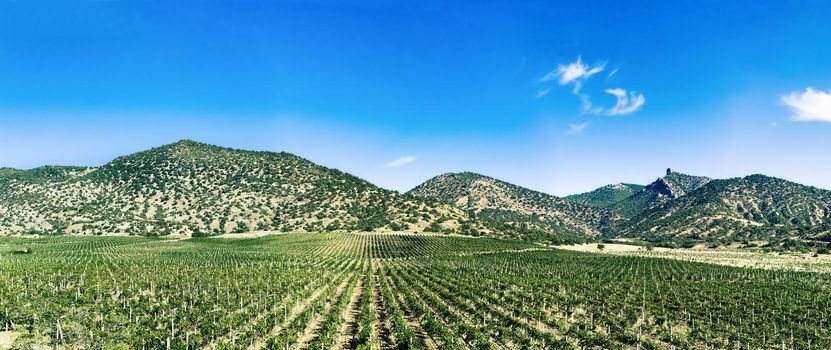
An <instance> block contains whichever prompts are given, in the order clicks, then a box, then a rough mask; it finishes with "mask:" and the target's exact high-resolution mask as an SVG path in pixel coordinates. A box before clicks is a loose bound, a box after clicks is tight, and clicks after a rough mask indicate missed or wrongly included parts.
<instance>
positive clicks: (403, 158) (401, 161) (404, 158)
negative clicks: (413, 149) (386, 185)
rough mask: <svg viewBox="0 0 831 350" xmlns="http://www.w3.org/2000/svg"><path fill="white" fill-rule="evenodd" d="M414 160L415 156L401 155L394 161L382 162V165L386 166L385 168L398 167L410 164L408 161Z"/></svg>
mask: <svg viewBox="0 0 831 350" xmlns="http://www.w3.org/2000/svg"><path fill="white" fill-rule="evenodd" d="M415 160H416V158H415V157H413V156H401V157H399V158H398V159H396V160H394V161H391V162H389V163H387V164H384V167H386V168H397V167H400V166H404V165H407V164H410V163H412V162H414V161H415Z"/></svg>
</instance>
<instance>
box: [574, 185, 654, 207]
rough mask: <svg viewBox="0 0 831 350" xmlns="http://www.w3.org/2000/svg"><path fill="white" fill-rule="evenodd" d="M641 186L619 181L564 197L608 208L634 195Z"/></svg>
mask: <svg viewBox="0 0 831 350" xmlns="http://www.w3.org/2000/svg"><path fill="white" fill-rule="evenodd" d="M643 188H644V186H643V185H635V184H624V183H621V184H614V185H608V186H603V187H601V188H598V189H596V190H593V191H591V192H586V193H580V194H574V195H570V196H566V197H564V198H565V199H568V200H570V201H574V202H577V203H582V204H587V205H592V206H595V207H601V208H608V207H611V206H612V205H614V204H615V203H618V202H620V201H622V200H624V199H626V198H628V197H630V196H632V195H634V194H635V193H637V192H638V191H640V190H642V189H643Z"/></svg>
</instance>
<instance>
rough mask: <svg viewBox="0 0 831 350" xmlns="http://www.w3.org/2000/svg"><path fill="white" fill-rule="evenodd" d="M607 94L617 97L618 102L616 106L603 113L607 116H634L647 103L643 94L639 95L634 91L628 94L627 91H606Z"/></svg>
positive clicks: (618, 89)
mask: <svg viewBox="0 0 831 350" xmlns="http://www.w3.org/2000/svg"><path fill="white" fill-rule="evenodd" d="M606 92H607V93H610V94H612V95H614V96H615V97H617V102H616V103H615V106H614V107H612V108H610V109H608V110H606V111H604V112H603V113H604V114H606V115H627V114H632V113H635V112H637V111H638V110H639V109H641V107H643V104H644V103H646V98H645V97H643V95H642V94H639V93H637V92H634V91H630V92H628V93H627V91H626V90H624V89H621V88H617V89H606Z"/></svg>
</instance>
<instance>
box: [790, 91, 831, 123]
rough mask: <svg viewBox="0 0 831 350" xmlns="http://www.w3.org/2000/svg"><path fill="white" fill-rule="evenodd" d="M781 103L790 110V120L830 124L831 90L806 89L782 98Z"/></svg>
mask: <svg viewBox="0 0 831 350" xmlns="http://www.w3.org/2000/svg"><path fill="white" fill-rule="evenodd" d="M782 103H784V104H785V105H786V106H788V108H790V109H791V112H792V113H793V115H791V119H792V120H795V121H800V122H808V121H820V122H831V90H829V91H821V90H819V91H818V90H814V89H813V88H810V87H809V88H807V89H805V91H804V92H801V93H800V92H796V91H794V92H791V93H790V94H788V95H785V96H782Z"/></svg>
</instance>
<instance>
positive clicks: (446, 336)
mask: <svg viewBox="0 0 831 350" xmlns="http://www.w3.org/2000/svg"><path fill="white" fill-rule="evenodd" d="M829 276H831V275H828V274H823V273H810V272H787V271H776V270H761V269H747V268H737V267H726V266H716V265H708V264H703V263H695V262H685V261H677V260H669V259H659V258H649V257H639V256H611V255H599V254H590V253H580V252H570V251H562V250H551V249H547V248H543V247H541V246H537V245H532V244H529V243H524V242H519V241H506V240H495V239H487V238H466V237H445V236H418V235H391V234H335V233H327V234H287V235H274V236H267V237H261V238H254V239H216V238H204V239H188V240H179V241H174V240H161V239H152V238H137V237H56V238H41V239H18V238H0V327H2V329H0V332H2V333H0V334H3V339H5V340H4V341H5V342H7V344H0V347H3V346H8V347H11V348H21V349H28V348H40V347H43V348H53V347H54V348H58V349H167V348H169V349H301V348H308V349H342V348H348V349H468V348H476V349H490V348H494V349H518V348H536V349H558V348H593V349H616V348H620V349H630V348H631V349H638V348H640V349H652V348H657V349H665V348H666V349H668V348H677V349H760V348H770V349H828V348H831V331H829V328H831V327H829V325H828V322H829V312H831V288H829V287H830V284H831V279H829Z"/></svg>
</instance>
